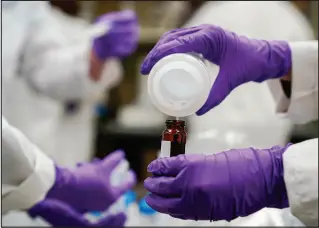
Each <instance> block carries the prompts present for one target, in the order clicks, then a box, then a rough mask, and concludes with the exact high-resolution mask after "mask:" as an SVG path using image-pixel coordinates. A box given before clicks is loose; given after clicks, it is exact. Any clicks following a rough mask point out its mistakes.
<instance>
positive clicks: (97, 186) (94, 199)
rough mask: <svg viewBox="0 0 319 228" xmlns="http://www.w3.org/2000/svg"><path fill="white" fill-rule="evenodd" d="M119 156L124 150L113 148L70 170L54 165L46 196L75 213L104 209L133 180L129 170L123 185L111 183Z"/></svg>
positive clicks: (132, 174) (121, 158)
mask: <svg viewBox="0 0 319 228" xmlns="http://www.w3.org/2000/svg"><path fill="white" fill-rule="evenodd" d="M123 159H124V152H123V151H116V152H113V153H112V154H110V155H108V156H107V157H106V158H104V159H103V160H100V161H99V160H95V161H93V162H91V163H86V164H82V165H80V166H78V167H76V168H74V169H68V168H61V167H59V166H56V180H55V183H54V185H53V187H52V188H51V189H50V190H49V192H48V194H47V196H46V199H56V200H60V201H63V202H65V203H67V204H69V205H70V206H72V207H73V208H74V209H76V210H78V211H79V212H87V211H104V210H105V209H106V208H108V207H109V206H110V205H111V204H113V203H114V202H115V201H116V200H117V199H118V198H119V197H120V196H121V195H123V194H124V193H125V192H126V191H128V190H129V189H131V188H132V187H133V186H134V185H135V183H136V176H135V173H134V172H133V171H132V170H129V172H128V178H127V179H126V181H125V182H124V183H123V184H121V185H120V186H118V187H115V186H112V185H111V180H110V176H111V173H112V171H113V170H114V169H115V168H116V166H117V165H118V164H119V163H120V162H121V161H123Z"/></svg>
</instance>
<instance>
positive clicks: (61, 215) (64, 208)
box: [29, 199, 126, 227]
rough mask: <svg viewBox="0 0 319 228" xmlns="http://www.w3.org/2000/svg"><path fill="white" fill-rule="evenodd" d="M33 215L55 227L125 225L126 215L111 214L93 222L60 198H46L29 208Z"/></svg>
mask: <svg viewBox="0 0 319 228" xmlns="http://www.w3.org/2000/svg"><path fill="white" fill-rule="evenodd" d="M29 215H30V216H31V217H37V216H39V217H41V218H43V219H44V220H45V221H47V222H48V223H49V224H51V225H52V226H53V227H61V226H63V227H69V226H71V227H124V223H125V221H126V216H125V214H123V213H118V214H115V215H109V216H107V217H105V218H102V219H101V220H100V221H98V222H97V223H91V222H90V221H88V220H87V219H86V218H84V216H83V214H81V213H79V212H78V211H76V210H75V209H74V208H72V207H70V206H69V205H67V204H65V203H63V202H61V201H58V200H50V199H47V200H44V201H41V202H40V203H38V204H36V205H35V206H34V207H33V208H32V209H31V210H29Z"/></svg>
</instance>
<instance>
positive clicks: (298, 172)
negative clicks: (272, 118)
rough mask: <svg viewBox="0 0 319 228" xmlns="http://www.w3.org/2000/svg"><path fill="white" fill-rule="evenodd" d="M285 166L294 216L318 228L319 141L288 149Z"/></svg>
mask: <svg viewBox="0 0 319 228" xmlns="http://www.w3.org/2000/svg"><path fill="white" fill-rule="evenodd" d="M283 165H284V179H285V184H286V188H287V194H288V200H289V206H290V209H291V212H292V214H293V215H294V216H296V217H297V218H298V219H299V220H300V221H302V222H303V223H304V224H305V225H306V226H316V227H318V139H311V140H307V141H304V142H302V143H297V144H295V145H292V146H290V147H288V149H287V151H286V152H285V153H284V155H283Z"/></svg>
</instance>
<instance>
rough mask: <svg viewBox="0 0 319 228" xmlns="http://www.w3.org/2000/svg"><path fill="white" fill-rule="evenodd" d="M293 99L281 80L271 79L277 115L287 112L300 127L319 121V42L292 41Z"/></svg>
mask: <svg viewBox="0 0 319 228" xmlns="http://www.w3.org/2000/svg"><path fill="white" fill-rule="evenodd" d="M290 47H291V52H292V75H291V98H290V99H288V98H287V97H286V96H285V94H284V91H283V89H282V86H281V84H280V81H279V80H278V79H276V80H269V82H268V84H269V86H270V90H271V92H272V94H273V96H274V98H275V100H276V102H277V110H276V111H277V112H278V113H284V114H286V115H287V116H288V117H289V118H291V119H292V120H293V121H294V122H295V123H297V124H303V123H307V122H309V121H313V120H317V119H318V41H303V42H301V41H300V42H291V43H290Z"/></svg>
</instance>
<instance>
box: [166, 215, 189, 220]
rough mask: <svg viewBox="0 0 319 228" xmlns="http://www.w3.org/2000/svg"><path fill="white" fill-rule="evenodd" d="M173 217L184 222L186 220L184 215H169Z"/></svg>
mask: <svg viewBox="0 0 319 228" xmlns="http://www.w3.org/2000/svg"><path fill="white" fill-rule="evenodd" d="M169 215H170V216H171V217H173V218H177V219H182V220H186V218H185V216H184V215H179V214H169Z"/></svg>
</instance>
